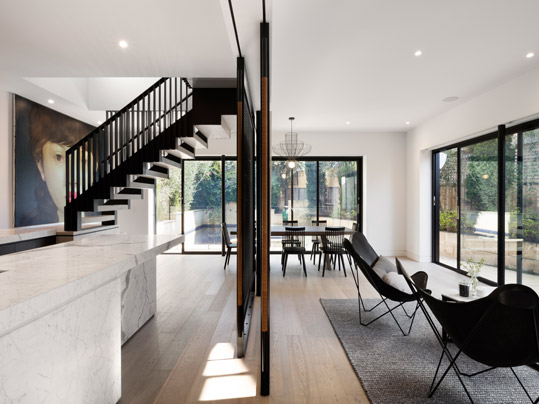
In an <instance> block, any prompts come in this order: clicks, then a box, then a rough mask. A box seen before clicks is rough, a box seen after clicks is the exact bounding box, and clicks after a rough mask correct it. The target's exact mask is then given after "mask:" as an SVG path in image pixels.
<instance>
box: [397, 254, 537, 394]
mask: <svg viewBox="0 0 539 404" xmlns="http://www.w3.org/2000/svg"><path fill="white" fill-rule="evenodd" d="M397 266H398V267H399V270H400V271H401V272H402V274H403V275H404V277H405V279H406V282H407V283H408V286H409V287H410V290H411V291H412V292H413V294H414V295H415V296H416V298H417V302H418V304H419V306H420V307H421V310H422V311H423V313H424V314H425V317H426V318H427V321H428V323H429V325H430V327H431V328H432V331H433V332H434V335H435V336H436V339H437V340H438V342H439V343H440V345H441V347H442V353H441V357H440V360H439V361H438V367H437V368H436V371H435V373H434V377H433V379H432V383H431V386H430V389H429V393H428V396H429V398H430V397H432V396H433V394H434V393H435V392H436V390H437V389H438V387H439V386H440V384H441V383H442V381H443V380H444V378H445V377H446V376H447V374H448V372H449V371H450V370H451V369H453V371H454V372H455V374H456V376H457V378H458V379H459V381H460V383H461V385H462V387H463V388H464V391H465V392H466V395H467V396H468V399H469V400H470V402H471V403H473V402H474V401H473V399H472V397H471V394H470V392H469V391H468V389H467V388H466V385H465V384H464V381H463V379H462V377H461V376H467V377H473V376H476V375H478V374H480V373H485V372H488V371H491V370H493V369H496V368H509V369H510V370H511V372H512V373H513V375H514V376H515V377H516V379H517V381H518V383H519V384H520V386H521V387H522V388H523V389H524V392H525V393H526V395H527V396H528V398H529V399H530V401H531V402H533V403H537V402H539V398H537V399H536V400H535V401H534V400H533V399H532V398H531V397H530V395H529V393H528V391H527V390H526V388H525V387H524V385H523V384H522V382H521V381H520V379H519V377H518V376H517V374H516V373H515V371H514V370H513V367H517V366H524V365H535V364H536V363H537V362H539V333H538V330H539V297H538V296H537V293H535V291H533V290H532V289H531V288H529V287H527V286H524V285H517V284H509V285H504V286H500V287H498V288H496V289H495V290H494V291H493V292H492V293H491V294H489V295H488V296H486V297H483V298H480V299H476V300H473V301H470V302H449V301H443V300H439V299H436V298H435V297H433V296H431V295H430V294H429V293H426V292H425V291H424V290H422V289H421V288H419V287H418V286H417V285H416V283H415V282H414V280H413V279H412V278H411V277H410V276H409V275H408V273H407V272H406V270H405V269H404V267H403V266H402V264H401V263H400V261H399V260H397ZM427 307H428V309H430V310H427ZM431 313H432V315H431ZM432 316H434V317H435V318H436V319H437V320H438V322H439V323H440V325H441V326H442V328H443V330H444V331H445V333H446V334H447V336H448V337H449V338H443V336H442V334H441V333H440V330H438V327H437V324H436V323H435V322H434V320H433V318H432ZM449 341H451V342H452V343H454V344H455V346H456V348H457V351H456V353H454V352H453V353H452V352H451V351H450V350H449V349H448V348H447V344H448V342H449ZM463 353H464V354H465V355H466V356H468V357H469V358H471V359H473V360H474V361H476V362H479V363H481V364H483V365H486V366H487V368H485V369H484V370H481V371H479V372H475V373H472V374H466V373H464V372H462V371H461V370H460V369H459V367H458V365H457V360H458V358H459V357H460V356H461V354H463ZM444 356H445V357H446V358H447V359H448V360H449V365H448V367H447V368H446V369H445V371H444V372H443V373H442V375H441V376H440V377H439V378H438V380H437V377H438V373H439V372H440V366H441V364H442V359H443V357H444ZM502 401H503V402H506V401H505V400H503V398H502V397H500V400H499V402H502Z"/></svg>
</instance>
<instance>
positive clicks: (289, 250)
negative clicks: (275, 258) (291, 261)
mask: <svg viewBox="0 0 539 404" xmlns="http://www.w3.org/2000/svg"><path fill="white" fill-rule="evenodd" d="M285 231H286V235H285V238H284V239H283V242H284V241H287V243H283V254H282V271H283V277H284V276H285V275H286V265H287V264H288V256H289V255H290V254H294V255H295V254H297V255H298V258H299V262H300V263H301V264H303V273H304V274H305V276H307V269H306V267H305V227H296V226H294V227H285Z"/></svg>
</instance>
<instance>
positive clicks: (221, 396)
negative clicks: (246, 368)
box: [199, 375, 256, 401]
mask: <svg viewBox="0 0 539 404" xmlns="http://www.w3.org/2000/svg"><path fill="white" fill-rule="evenodd" d="M255 396H256V380H255V378H254V377H253V376H251V375H236V376H221V377H210V378H209V379H208V380H206V381H205V382H204V387H202V392H201V393H200V398H199V400H200V401H214V400H228V399H231V398H242V397H255Z"/></svg>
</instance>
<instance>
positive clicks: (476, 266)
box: [461, 258, 485, 296]
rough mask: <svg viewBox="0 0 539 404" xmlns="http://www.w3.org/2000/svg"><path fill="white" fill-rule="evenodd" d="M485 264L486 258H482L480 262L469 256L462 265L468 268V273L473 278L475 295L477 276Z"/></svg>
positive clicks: (473, 294)
mask: <svg viewBox="0 0 539 404" xmlns="http://www.w3.org/2000/svg"><path fill="white" fill-rule="evenodd" d="M484 264H485V259H484V258H481V261H479V262H473V261H472V259H471V258H468V260H467V261H466V262H461V265H462V267H463V268H464V269H465V270H466V275H468V276H469V277H470V279H471V280H472V296H475V294H476V292H477V277H478V276H479V273H480V272H481V268H482V267H483V265H484Z"/></svg>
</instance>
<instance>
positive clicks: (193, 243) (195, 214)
mask: <svg viewBox="0 0 539 404" xmlns="http://www.w3.org/2000/svg"><path fill="white" fill-rule="evenodd" d="M184 170H185V173H184V181H185V182H184V192H185V198H184V204H185V209H184V210H185V213H184V215H185V219H184V220H185V222H184V226H185V227H184V234H185V250H186V251H221V161H202V160H187V161H185V162H184Z"/></svg>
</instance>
